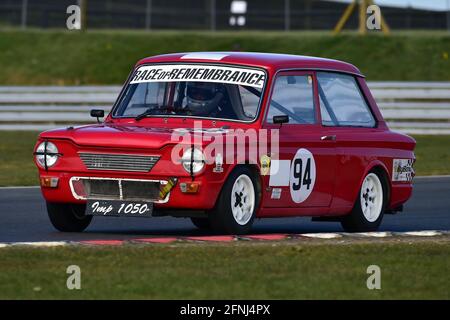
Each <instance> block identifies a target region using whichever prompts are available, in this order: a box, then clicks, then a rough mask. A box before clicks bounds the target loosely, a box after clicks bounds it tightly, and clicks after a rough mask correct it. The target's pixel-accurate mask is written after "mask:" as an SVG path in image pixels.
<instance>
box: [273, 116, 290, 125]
mask: <svg viewBox="0 0 450 320" xmlns="http://www.w3.org/2000/svg"><path fill="white" fill-rule="evenodd" d="M288 122H289V116H287V115H285V114H284V115H282V116H273V123H279V124H282V123H288Z"/></svg>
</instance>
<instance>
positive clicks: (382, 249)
mask: <svg viewBox="0 0 450 320" xmlns="http://www.w3.org/2000/svg"><path fill="white" fill-rule="evenodd" d="M449 251H450V243H449V242H448V241H447V242H445V241H444V242H436V241H427V242H398V243H392V242H390V243H375V244H368V243H362V244H358V243H354V244H337V245H328V244H316V245H311V244H292V243H291V244H286V243H284V244H272V243H270V244H268V243H265V244H264V243H259V244H242V245H237V244H233V245H200V246H199V245H191V244H180V245H172V246H165V245H161V246H159V245H154V246H138V245H128V246H125V247H114V248H113V247H104V248H89V247H80V246H71V247H64V248H61V247H59V248H47V249H43V248H42V249H37V248H34V249H31V248H20V247H12V248H3V249H1V257H2V258H1V264H0V299H449V291H448V283H449V281H450V279H449V273H448V265H449V264H450V254H449V253H450V252H449ZM69 265H78V266H79V267H80V268H81V287H82V289H81V290H68V289H67V288H66V280H67V277H68V275H67V274H66V269H67V267H68V266H69ZM369 265H378V266H379V267H380V268H381V290H368V289H367V287H366V281H367V278H368V276H369V275H368V274H367V272H366V271H367V267H368V266H369Z"/></svg>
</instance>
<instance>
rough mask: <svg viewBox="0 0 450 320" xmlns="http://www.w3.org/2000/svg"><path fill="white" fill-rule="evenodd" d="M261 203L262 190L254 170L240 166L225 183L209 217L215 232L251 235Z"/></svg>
mask: <svg viewBox="0 0 450 320" xmlns="http://www.w3.org/2000/svg"><path fill="white" fill-rule="evenodd" d="M259 201H260V188H259V185H258V182H257V180H256V178H255V175H254V173H253V172H252V170H251V169H250V168H248V167H245V166H239V167H237V168H236V169H234V170H233V172H232V173H231V174H230V175H229V177H228V179H227V181H226V182H225V184H224V186H223V188H222V191H221V193H220V196H219V198H218V200H217V203H216V206H215V209H214V210H213V211H212V212H211V213H210V215H209V221H210V223H211V226H212V228H213V230H214V231H216V232H218V233H226V234H246V233H249V232H250V230H251V228H252V225H253V221H254V219H255V215H256V210H257V209H258V206H259Z"/></svg>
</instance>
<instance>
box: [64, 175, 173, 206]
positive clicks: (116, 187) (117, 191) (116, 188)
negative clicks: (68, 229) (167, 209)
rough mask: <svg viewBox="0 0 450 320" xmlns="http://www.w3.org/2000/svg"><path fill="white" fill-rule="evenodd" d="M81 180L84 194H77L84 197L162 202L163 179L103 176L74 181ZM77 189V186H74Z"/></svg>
mask: <svg viewBox="0 0 450 320" xmlns="http://www.w3.org/2000/svg"><path fill="white" fill-rule="evenodd" d="M77 182H81V183H82V185H83V188H84V192H83V193H84V194H83V195H80V194H77V196H78V197H79V198H82V199H95V200H129V201H133V200H134V201H152V202H160V201H161V199H160V196H159V191H160V188H161V184H164V183H165V182H161V181H145V180H128V179H102V178H74V179H73V181H72V180H71V184H72V187H73V185H74V183H77ZM73 189H74V190H75V188H73Z"/></svg>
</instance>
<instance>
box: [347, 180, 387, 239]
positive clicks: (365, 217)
mask: <svg viewBox="0 0 450 320" xmlns="http://www.w3.org/2000/svg"><path fill="white" fill-rule="evenodd" d="M381 181H382V177H380V176H379V175H378V174H377V173H375V172H373V171H372V172H369V173H368V174H367V175H366V176H365V178H364V180H363V183H362V186H361V189H360V191H359V196H358V198H357V199H356V202H355V205H354V207H353V210H352V212H351V213H350V214H349V215H348V216H345V217H344V218H343V219H342V221H341V224H342V227H343V228H344V230H345V231H347V232H367V231H376V230H377V229H378V227H379V226H380V224H381V220H382V219H383V212H384V208H385V202H386V198H387V196H386V189H385V186H383V183H382V182H381Z"/></svg>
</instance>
